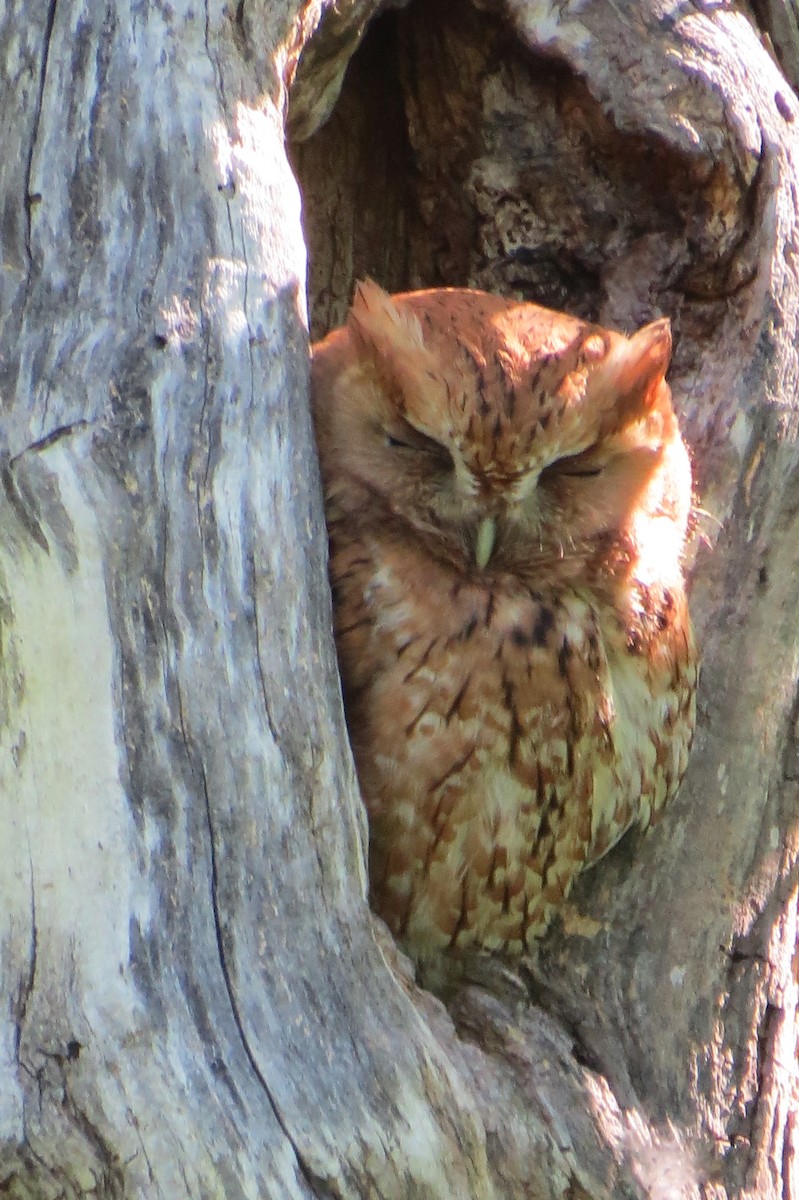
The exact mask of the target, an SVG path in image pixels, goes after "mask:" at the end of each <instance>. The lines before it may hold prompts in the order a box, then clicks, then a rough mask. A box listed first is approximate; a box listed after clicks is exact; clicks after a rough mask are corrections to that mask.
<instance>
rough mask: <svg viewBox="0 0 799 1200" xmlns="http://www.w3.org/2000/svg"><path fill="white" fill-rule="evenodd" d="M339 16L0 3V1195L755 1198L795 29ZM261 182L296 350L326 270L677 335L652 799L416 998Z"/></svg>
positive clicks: (776, 1073) (791, 1143)
mask: <svg viewBox="0 0 799 1200" xmlns="http://www.w3.org/2000/svg"><path fill="white" fill-rule="evenodd" d="M380 7H381V5H380V4H379V3H377V0H345V2H342V3H339V4H336V5H333V4H332V3H327V2H326V3H322V4H319V3H314V4H310V3H301V2H300V0H277V2H275V0H269V2H266V0H241V2H240V3H239V4H238V5H236V6H228V7H225V6H223V5H221V4H216V3H207V4H206V5H205V6H204V7H197V6H196V5H191V4H188V3H186V2H185V0H176V2H175V3H173V4H171V5H168V6H167V5H141V4H126V3H124V2H123V3H121V4H119V5H116V6H97V5H92V4H90V3H88V2H87V0H57V2H56V0H47V2H45V0H26V2H25V3H24V4H23V3H22V0H8V2H7V3H6V5H5V7H4V8H3V9H2V11H0V58H1V59H2V75H1V76H0V88H2V92H1V99H0V116H2V128H3V135H2V141H3V148H4V153H3V155H2V156H0V195H2V199H3V219H2V226H1V228H2V235H0V239H1V244H2V251H3V275H2V292H0V304H1V305H2V310H1V311H2V325H1V326H0V395H1V396H2V422H1V423H0V471H1V473H2V491H1V492H0V630H1V631H2V673H0V679H1V680H2V684H1V685H0V712H2V721H1V722H0V731H1V732H0V737H2V753H1V754H0V771H2V787H0V812H1V813H2V817H0V827H2V829H3V831H4V836H3V837H2V839H0V972H1V973H2V994H3V996H4V997H5V1002H6V1018H5V1020H4V1025H3V1036H2V1042H1V1043H0V1045H1V1046H2V1052H1V1053H0V1192H1V1193H2V1194H3V1195H7V1196H11V1197H15V1198H16V1200H23V1198H24V1200H29V1198H33V1197H35V1198H36V1200H39V1198H52V1200H55V1198H56V1197H59V1198H60V1197H79V1196H86V1195H94V1196H102V1197H126V1198H127V1197H131V1198H132V1197H141V1198H145V1197H146V1198H148V1200H149V1198H151V1197H158V1196H163V1197H168V1198H169V1200H173V1198H175V1197H181V1196H187V1197H203V1196H225V1197H226V1198H227V1200H234V1198H237V1197H253V1198H254V1197H259V1198H264V1197H274V1198H275V1200H282V1198H283V1197H295V1196H296V1197H320V1198H321V1197H341V1198H343V1197H372V1196H375V1197H383V1198H386V1200H389V1198H394V1197H396V1198H401V1197H410V1196H425V1197H427V1196H430V1197H441V1198H442V1200H444V1198H447V1200H448V1198H450V1197H470V1198H471V1197H474V1198H477V1197H481V1198H482V1197H485V1198H489V1197H490V1198H497V1200H499V1198H505V1197H526V1198H532V1200H556V1198H558V1200H560V1198H564V1200H565V1198H566V1197H571V1198H572V1200H574V1198H576V1197H591V1198H592V1200H600V1198H608V1200H609V1198H611V1197H614V1198H618V1197H621V1198H623V1197H645V1196H650V1197H661V1198H666V1197H676V1196H680V1195H685V1196H694V1197H698V1196H704V1197H708V1198H710V1197H712V1198H713V1200H721V1198H723V1197H728V1198H732V1197H736V1198H740V1200H744V1198H745V1197H758V1200H761V1198H762V1200H770V1198H772V1197H774V1198H777V1197H788V1196H792V1195H796V1194H799V1183H797V1179H799V1161H798V1160H797V1156H796V1139H797V1134H796V1112H797V1101H796V1002H797V983H796V973H795V969H794V951H795V945H796V936H797V929H796V924H797V872H796V858H797V843H798V841H799V835H798V833H797V824H798V823H797V812H799V808H798V806H797V799H798V798H799V750H797V727H798V724H799V717H797V714H798V713H799V701H797V659H798V657H799V621H798V620H797V615H798V610H799V602H798V598H797V597H798V595H799V585H797V582H796V581H797V572H799V464H798V461H797V447H796V435H797V405H796V393H797V355H796V349H795V346H796V341H797V303H798V301H799V284H798V283H797V268H796V246H797V214H796V210H797V195H796V180H797V163H796V158H797V143H796V134H795V128H796V118H797V115H799V103H797V99H796V96H795V95H794V92H793V90H792V88H791V85H790V83H789V82H788V81H787V79H786V74H784V73H783V70H784V71H785V72H786V73H787V75H788V76H789V77H791V76H792V73H793V72H794V71H795V67H796V63H795V58H796V55H795V51H794V47H795V45H796V37H795V34H796V27H795V22H794V23H793V24H792V23H791V21H792V11H793V10H792V8H791V7H790V6H789V5H787V4H779V3H774V4H765V3H763V4H758V6H757V14H755V13H750V12H748V11H745V9H744V8H738V9H736V10H733V9H732V8H729V7H726V6H721V5H711V4H708V5H704V6H702V5H690V6H689V5H679V4H673V5H671V6H670V7H669V6H664V5H662V4H658V5H656V4H654V3H653V2H652V0H645V2H644V0H620V2H619V3H617V4H607V3H601V2H600V0H584V2H583V3H579V4H578V3H573V4H572V3H566V4H560V5H554V4H552V5H545V4H540V3H533V2H532V0H504V2H500V0H483V2H482V3H480V4H478V3H475V4H474V5H472V4H470V3H467V0H457V2H456V0H414V2H413V3H411V4H410V5H408V6H404V7H402V6H399V5H396V4H393V5H390V6H386V5H384V6H382V7H384V8H390V9H391V11H389V12H385V13H383V14H379V13H377V11H376V10H377V9H379V8H380ZM758 20H760V21H761V23H762V28H758V25H757V21H758ZM767 27H768V28H767ZM768 29H770V30H771V31H772V33H773V35H774V42H775V45H776V50H777V53H778V55H779V56H781V60H782V64H783V66H782V68H781V67H780V65H779V62H778V60H777V58H775V57H774V55H773V53H772V48H771V45H770V43H769V41H768V38H767V36H766V34H767V31H768ZM786 30H787V32H786ZM792 39H793V40H792ZM359 47H360V48H359ZM298 63H299V70H298V69H297V67H298ZM348 64H349V70H348V72H347V75H346V79H345V78H344V72H345V68H346V67H347V65H348ZM342 81H343V86H342ZM292 85H293V86H292ZM290 90H291V101H290V102H289V92H290ZM289 113H290V117H291V129H292V131H293V139H294V144H293V148H292V165H290V164H289V160H288V158H287V154H286V149H285V141H284V130H285V126H286V122H287V119H288V118H289ZM328 118H329V119H328ZM295 172H296V175H297V176H298V177H299V179H300V180H301V183H302V189H303V196H304V216H305V231H306V237H307V243H308V246H309V248H310V253H311V258H310V275H309V279H310V293H311V299H312V302H313V310H312V312H313V326H314V328H315V329H316V331H317V332H318V331H321V330H322V329H324V328H326V327H328V326H329V325H330V324H331V323H335V322H336V321H337V320H338V319H340V318H341V316H342V315H343V313H344V311H345V308H346V303H347V299H348V295H349V290H350V287H351V284H352V281H353V279H354V278H355V277H356V276H358V275H361V274H364V273H371V274H373V275H375V276H376V277H377V278H378V280H379V282H381V283H382V284H383V285H384V286H387V287H389V288H401V287H412V286H424V285H431V284H470V285H473V286H480V287H486V288H489V289H492V290H497V291H503V292H507V293H511V294H515V295H520V296H525V297H528V298H530V299H536V300H537V301H539V302H542V303H545V304H550V305H553V306H556V307H562V308H566V309H569V310H571V311H573V312H576V313H578V315H581V316H588V317H596V318H598V319H600V320H601V321H603V322H604V323H606V324H611V325H617V326H618V327H620V328H625V327H630V326H632V325H634V324H636V323H640V322H641V321H642V320H645V319H648V318H649V317H650V316H652V315H654V314H659V313H664V314H666V315H668V316H670V317H671V318H672V321H673V325H674V329H675V335H676V340H677V352H676V356H675V362H674V367H673V371H672V386H673V389H674V392H675V396H676V399H677V402H678V405H679V407H680V410H681V413H682V417H683V424H684V428H685V431H686V434H687V437H688V439H689V441H690V444H691V447H692V451H693V456H694V463H695V473H696V481H697V489H698V501H697V503H698V506H699V507H700V508H701V510H702V512H701V513H700V517H699V524H698V528H697V534H696V538H695V559H694V562H693V564H692V578H693V583H692V607H693V611H694V615H695V620H696V624H697V628H698V632H699V636H700V639H701V643H702V647H703V656H704V670H703V677H702V685H701V697H700V724H699V730H698V734H697V739H696V746H695V750H694V754H693V758H692V763H691V767H690V769H689V775H688V778H687V780H686V782H685V785H684V787H683V789H682V791H681V793H680V796H679V797H678V799H677V800H676V801H675V802H674V804H673V805H672V806H671V809H670V810H669V811H668V812H667V814H666V815H665V816H664V818H663V820H662V821H661V823H660V825H659V826H658V827H657V828H656V829H655V830H654V831H653V832H652V833H651V834H650V835H648V836H647V837H646V838H637V839H636V838H629V837H628V838H627V839H625V841H624V842H623V844H622V845H621V846H620V847H618V848H617V850H616V851H615V852H614V853H613V854H612V855H611V856H610V857H609V858H608V859H607V860H605V861H604V862H603V863H602V864H601V866H599V867H598V868H597V869H596V870H595V871H593V872H591V873H590V874H589V875H588V876H587V877H586V878H585V881H584V883H583V884H582V885H581V886H580V888H579V889H578V892H577V894H576V895H575V897H574V898H573V901H572V903H570V905H569V906H568V908H567V909H566V911H565V912H564V915H563V919H562V921H561V922H560V923H559V924H558V926H557V928H555V929H554V930H553V932H552V934H551V935H550V936H549V937H548V938H547V940H546V942H545V943H544V944H543V946H542V947H541V952H540V955H539V956H538V959H537V961H536V962H535V963H534V964H532V965H531V966H529V967H527V968H525V970H523V971H522V972H510V971H506V970H504V969H503V968H501V966H499V965H498V964H488V965H487V966H486V969H485V971H484V973H483V974H482V975H481V976H480V977H479V978H471V979H470V980H469V981H468V982H464V983H463V984H462V985H461V986H459V987H457V988H455V989H454V990H453V991H452V992H451V993H449V994H448V995H447V996H446V997H445V998H444V1000H443V1001H442V1000H441V999H438V998H435V997H433V996H431V995H430V994H429V993H428V992H426V991H424V990H423V989H419V988H418V987H416V986H415V984H414V982H413V980H412V978H411V976H410V974H409V973H408V971H407V969H406V967H405V966H404V960H403V959H402V958H401V957H400V956H399V955H397V953H396V952H395V951H394V948H393V946H392V944H391V942H390V939H388V937H387V936H386V935H385V933H381V930H380V928H379V927H378V926H377V925H376V923H375V922H374V921H373V919H372V918H371V916H370V914H369V910H368V906H367V903H366V900H365V895H366V878H365V867H364V843H365V837H366V831H365V824H364V816H363V811H362V806H361V803H360V800H359V797H358V794H357V789H356V786H355V783H354V776H353V771H352V765H351V760H350V756H349V751H348V748H347V741H346V733H345V726H344V721H343V716H342V710H341V704H340V698H339V691H338V683H337V676H336V668H335V658H334V654H333V649H332V641H331V635H330V602H329V595H328V591H327V585H326V581H325V535H324V527H323V520H322V510H321V501H320V493H319V486H318V479H317V473H316V460H315V455H314V447H313V441H312V435H311V427H310V421H309V415H308V404H307V380H308V372H307V361H308V359H307V343H308V339H307V332H306V319H305V311H306V310H305V291H306V266H305V244H304V240H303V230H302V226H301V221H300V193H299V190H298V185H297V182H296V179H295Z"/></svg>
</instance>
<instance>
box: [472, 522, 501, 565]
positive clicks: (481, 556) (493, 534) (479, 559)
mask: <svg viewBox="0 0 799 1200" xmlns="http://www.w3.org/2000/svg"><path fill="white" fill-rule="evenodd" d="M496 540H497V523H496V520H495V519H494V517H483V519H482V521H481V522H480V524H479V525H478V526H477V540H476V542H475V546H474V558H475V562H476V563H477V565H478V567H479V568H480V570H481V571H482V570H483V568H484V567H485V566H486V565H487V564H488V560H489V559H490V558H491V555H492V553H493V551H494V543H495V541H496Z"/></svg>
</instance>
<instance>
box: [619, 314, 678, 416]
mask: <svg viewBox="0 0 799 1200" xmlns="http://www.w3.org/2000/svg"><path fill="white" fill-rule="evenodd" d="M670 361H671V322H670V321H669V319H668V317H661V318H660V320H658V321H652V322H651V323H650V324H649V325H644V326H643V328H642V329H639V330H638V331H637V333H633V334H632V335H631V336H630V337H626V338H619V339H618V341H615V344H614V345H613V346H612V347H611V350H610V353H609V355H608V358H607V360H606V362H605V363H604V364H603V375H604V376H605V381H606V383H607V385H608V387H609V388H610V389H611V390H612V391H613V393H615V408H616V411H617V413H618V414H619V415H620V416H623V417H627V418H629V417H632V416H634V415H635V414H636V413H643V412H645V411H646V410H647V409H649V408H650V407H651V406H652V405H653V404H654V402H655V400H656V399H657V396H658V393H659V391H660V385H661V384H663V382H664V380H665V377H666V371H667V370H668V366H669V362H670Z"/></svg>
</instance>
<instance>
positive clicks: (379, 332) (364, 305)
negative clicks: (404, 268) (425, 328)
mask: <svg viewBox="0 0 799 1200" xmlns="http://www.w3.org/2000/svg"><path fill="white" fill-rule="evenodd" d="M347 325H348V327H349V331H350V336H351V337H352V338H354V340H355V342H356V344H357V345H358V348H359V349H360V350H362V351H365V352H366V353H368V354H373V355H377V356H379V357H385V356H386V354H387V353H391V354H397V353H405V354H408V353H412V354H418V353H419V351H420V350H422V351H423V350H424V338H423V337H422V327H421V325H420V324H419V321H418V320H417V318H416V317H415V316H414V314H413V313H412V312H408V311H407V309H402V308H400V307H399V305H398V304H396V303H395V302H394V300H393V299H392V297H391V296H389V294H388V292H386V291H384V290H383V288H381V287H380V285H379V284H377V283H375V281H374V280H373V279H361V280H359V281H358V283H356V285H355V295H354V297H353V301H352V307H351V308H350V312H349V318H348V321H347Z"/></svg>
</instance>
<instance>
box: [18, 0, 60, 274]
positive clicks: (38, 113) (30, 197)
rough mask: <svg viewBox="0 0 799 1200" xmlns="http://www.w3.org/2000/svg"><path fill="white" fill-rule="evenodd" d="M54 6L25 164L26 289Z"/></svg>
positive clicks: (52, 6)
mask: <svg viewBox="0 0 799 1200" xmlns="http://www.w3.org/2000/svg"><path fill="white" fill-rule="evenodd" d="M56 4H57V0H50V5H49V7H48V10H47V21H46V23H45V27H44V48H43V51H42V65H41V68H40V71H39V88H38V91H37V94H36V101H35V104H34V112H33V129H32V131H31V141H30V147H29V149H28V160H27V162H26V163H25V195H24V196H23V205H24V208H25V254H26V256H27V259H28V280H27V288H28V289H29V288H30V284H31V276H32V274H33V248H32V242H33V221H32V219H31V210H32V208H33V205H34V204H36V203H38V202H39V201H40V200H41V196H40V195H39V194H38V193H34V192H33V191H32V190H31V176H32V175H33V156H34V154H35V152H36V142H37V140H38V137H39V125H40V122H41V117H42V106H43V104H44V88H45V83H46V80H47V65H48V61H49V56H50V42H51V41H52V37H53V26H54V24H55V10H56Z"/></svg>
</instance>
